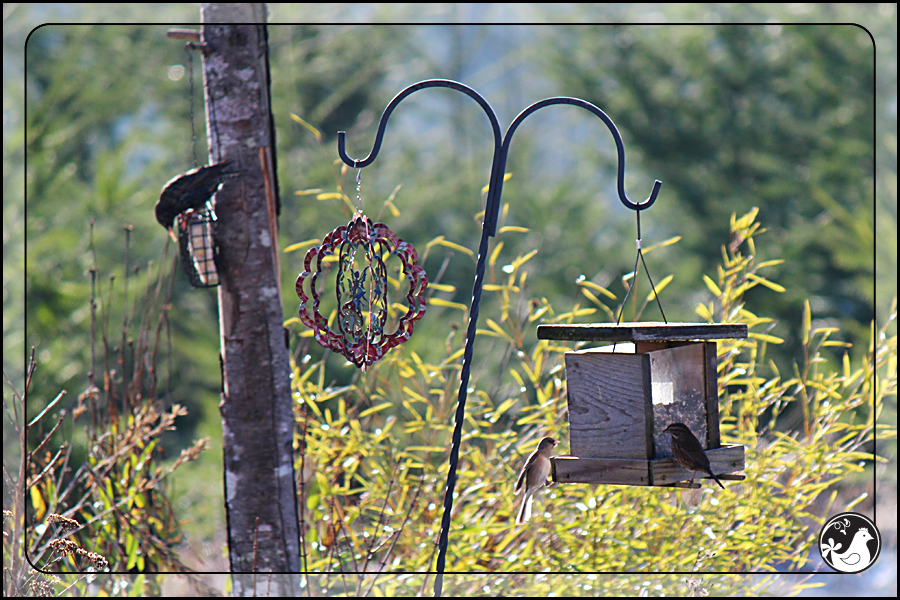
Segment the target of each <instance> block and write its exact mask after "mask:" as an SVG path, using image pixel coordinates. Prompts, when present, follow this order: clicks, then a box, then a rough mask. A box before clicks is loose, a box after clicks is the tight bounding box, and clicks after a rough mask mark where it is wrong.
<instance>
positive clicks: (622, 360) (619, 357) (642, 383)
mask: <svg viewBox="0 0 900 600" xmlns="http://www.w3.org/2000/svg"><path fill="white" fill-rule="evenodd" d="M565 360H566V374H567V375H566V377H567V386H568V398H569V450H570V452H571V453H572V454H573V455H575V456H585V457H604V458H618V459H635V458H638V459H642V460H646V459H647V458H649V457H651V456H653V450H652V447H653V442H652V440H651V439H650V438H649V437H648V436H640V435H635V433H634V432H636V431H643V432H649V431H652V425H653V424H652V415H653V407H652V405H651V389H650V355H648V354H608V353H598V352H592V351H590V350H585V351H581V352H566V355H565ZM601 364H602V367H603V368H600V366H601Z"/></svg>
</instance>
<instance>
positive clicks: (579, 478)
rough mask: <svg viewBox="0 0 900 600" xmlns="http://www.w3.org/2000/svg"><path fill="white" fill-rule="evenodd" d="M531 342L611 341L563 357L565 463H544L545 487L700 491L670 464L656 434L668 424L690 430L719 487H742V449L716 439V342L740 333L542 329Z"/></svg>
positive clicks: (663, 438) (732, 328) (705, 327)
mask: <svg viewBox="0 0 900 600" xmlns="http://www.w3.org/2000/svg"><path fill="white" fill-rule="evenodd" d="M537 336H538V338H539V339H546V340H567V341H590V342H595V341H609V342H615V345H612V346H605V347H601V348H590V349H585V350H578V351H574V352H567V353H566V354H565V361H566V377H567V389H568V403H569V410H568V416H569V446H570V452H571V456H557V457H554V458H552V459H551V461H552V464H553V468H552V478H553V481H556V482H559V483H604V484H613V485H647V486H675V487H699V484H696V483H695V484H693V486H691V485H690V484H689V483H688V482H687V480H688V479H691V476H692V472H690V471H687V470H685V469H683V468H681V467H680V466H678V465H677V464H676V463H675V461H674V460H673V459H672V458H671V455H672V452H671V445H670V439H669V436H668V435H664V434H663V433H662V430H663V429H665V428H666V426H667V425H669V424H670V423H675V422H680V423H684V424H686V425H687V426H688V427H689V428H690V429H691V430H692V431H693V432H694V434H695V435H696V436H697V438H698V439H699V440H700V443H701V444H702V445H703V447H704V449H705V450H706V455H707V457H708V458H709V461H710V464H711V466H712V470H713V473H715V474H716V475H717V476H718V477H719V478H720V479H722V480H729V479H730V480H742V479H744V475H743V473H741V471H743V468H744V447H743V446H740V445H724V446H723V445H722V444H721V440H720V437H719V395H718V384H717V376H716V365H717V358H716V342H715V340H717V339H737V338H746V337H747V326H746V325H744V324H729V323H726V324H721V323H712V324H709V323H674V324H671V323H670V324H667V323H622V324H618V325H616V324H588V325H540V326H538V330H537Z"/></svg>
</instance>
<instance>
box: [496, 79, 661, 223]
mask: <svg viewBox="0 0 900 600" xmlns="http://www.w3.org/2000/svg"><path fill="white" fill-rule="evenodd" d="M554 104H573V105H575V106H580V107H582V108H586V109H587V110H589V111H591V112H592V113H594V114H595V115H597V116H598V117H600V119H602V120H603V122H604V123H606V126H607V127H608V128H609V132H610V133H611V134H612V135H613V138H615V141H616V151H617V152H618V159H619V160H618V163H619V171H618V177H617V187H618V192H619V200H621V201H622V204H624V205H625V206H626V207H627V208H630V209H631V210H646V209H648V208H650V207H651V206H652V205H653V203H654V202H656V197H657V196H658V195H659V188H660V187H661V186H662V182H661V181H660V180H659V179H657V180H656V181H655V182H654V184H653V190H652V191H651V192H650V196H649V197H648V198H647V199H646V200H644V201H643V202H641V203H639V204H635V203H634V202H632V201H630V200H629V199H628V196H626V195H625V144H623V143H622V136H621V135H619V130H618V128H616V124H615V123H613V121H612V119H610V118H609V116H608V115H607V114H606V113H605V112H603V111H602V110H600V109H599V108H597V107H596V106H594V105H593V104H591V103H590V102H587V101H585V100H581V99H580V98H568V97H563V96H560V97H556V98H547V99H546V100H541V101H540V102H535V103H534V104H532V105H531V106H529V107H528V108H526V109H525V110H523V111H522V112H520V113H519V114H518V116H516V118H515V119H514V120H513V122H512V124H510V126H509V129H507V130H506V138H505V139H504V140H503V148H502V150H501V154H502V159H501V165H500V166H501V172H502V171H503V169H505V168H506V157H507V153H508V152H509V143H510V141H511V140H512V136H513V133H515V131H516V129H517V128H518V127H519V125H520V124H521V123H522V121H523V120H524V119H525V117H527V116H528V115H530V114H531V113H533V112H534V111H536V110H538V109H540V108H543V107H545V106H551V105H554ZM498 195H499V194H498ZM491 208H492V209H493V210H495V211H496V210H499V208H500V202H499V201H497V202H495V205H494V206H492V207H491Z"/></svg>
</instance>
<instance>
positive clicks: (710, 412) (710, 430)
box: [703, 342, 722, 448]
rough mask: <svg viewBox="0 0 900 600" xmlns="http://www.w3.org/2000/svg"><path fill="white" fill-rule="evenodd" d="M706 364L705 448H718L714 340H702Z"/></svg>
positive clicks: (717, 396)
mask: <svg viewBox="0 0 900 600" xmlns="http://www.w3.org/2000/svg"><path fill="white" fill-rule="evenodd" d="M703 346H704V353H705V359H706V361H705V365H706V415H707V419H706V424H707V429H706V431H707V439H708V440H709V443H708V445H707V446H706V447H707V448H718V447H720V446H721V445H722V437H721V435H720V434H719V374H718V356H717V350H716V342H704V344H703Z"/></svg>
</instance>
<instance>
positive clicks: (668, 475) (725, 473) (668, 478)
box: [650, 444, 746, 487]
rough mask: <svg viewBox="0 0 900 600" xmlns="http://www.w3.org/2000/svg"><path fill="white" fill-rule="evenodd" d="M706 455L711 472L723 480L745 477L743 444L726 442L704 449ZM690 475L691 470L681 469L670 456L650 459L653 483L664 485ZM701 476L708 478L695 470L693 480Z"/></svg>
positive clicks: (736, 479) (737, 479) (687, 478)
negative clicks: (717, 446)
mask: <svg viewBox="0 0 900 600" xmlns="http://www.w3.org/2000/svg"><path fill="white" fill-rule="evenodd" d="M706 456H707V458H709V464H710V467H712V472H713V473H715V474H716V477H718V478H719V479H721V480H722V481H723V482H725V481H727V480H732V481H741V480H743V479H746V475H745V474H744V473H743V470H744V447H743V446H741V445H732V444H728V445H725V446H722V447H721V448H713V449H712V450H707V451H706ZM691 475H692V472H691V471H688V470H687V469H683V468H682V467H681V466H679V465H678V464H677V463H676V462H675V460H674V459H672V458H671V457H668V458H663V459H658V460H653V461H650V480H651V481H653V484H654V485H665V484H670V483H675V482H677V481H687V480H689V479H690V478H691ZM703 478H706V479H710V477H709V475H707V474H705V473H700V472H697V476H696V477H695V478H694V482H695V483H696V482H697V481H699V480H700V479H703ZM709 483H711V484H712V485H716V483H715V482H714V481H710V482H709ZM716 487H718V486H716Z"/></svg>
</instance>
